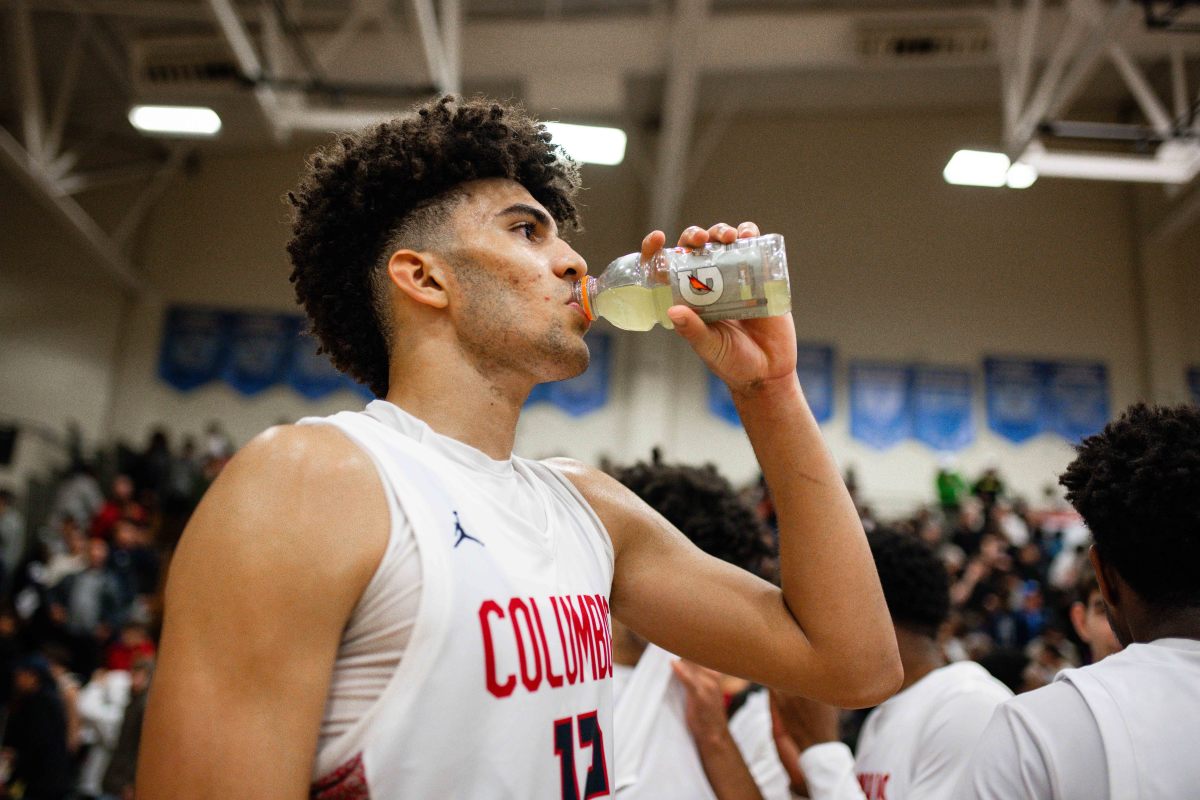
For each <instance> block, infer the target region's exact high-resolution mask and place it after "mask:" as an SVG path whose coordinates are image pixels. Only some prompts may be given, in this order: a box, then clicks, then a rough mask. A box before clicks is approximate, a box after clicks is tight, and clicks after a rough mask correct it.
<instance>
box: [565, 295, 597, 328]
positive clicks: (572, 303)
mask: <svg viewBox="0 0 1200 800" xmlns="http://www.w3.org/2000/svg"><path fill="white" fill-rule="evenodd" d="M567 305H568V306H570V307H571V308H573V309H575V310H576V311H577V312H579V316H581V317H583V318H584V319H585V320H587V323H588V325H591V324H592V321H591V320H590V319H588V315H587V314H585V313H584V311H583V306H581V305H579V303H577V302H575V301H574V300H568V301H567Z"/></svg>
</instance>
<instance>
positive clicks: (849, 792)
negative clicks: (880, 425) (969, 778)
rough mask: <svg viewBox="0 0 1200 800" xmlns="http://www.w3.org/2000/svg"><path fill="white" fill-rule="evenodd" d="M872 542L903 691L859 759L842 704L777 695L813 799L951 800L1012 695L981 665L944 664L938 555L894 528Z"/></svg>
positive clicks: (944, 608) (878, 717) (863, 737)
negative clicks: (841, 723) (843, 728)
mask: <svg viewBox="0 0 1200 800" xmlns="http://www.w3.org/2000/svg"><path fill="white" fill-rule="evenodd" d="M867 539H868V541H869V542H870V545H871V553H872V555H873V556H874V557H875V565H876V567H877V569H878V570H879V580H880V583H881V584H882V585H883V594H884V597H886V598H887V603H888V609H889V611H890V612H891V615H892V621H893V622H894V623H895V625H896V641H897V643H898V644H899V646H900V660H901V662H902V663H903V664H904V683H903V684H901V686H900V691H899V692H898V693H897V694H896V695H895V696H893V697H892V698H890V699H889V700H885V701H884V702H883V703H882V704H881V705H880V706H879V707H877V708H876V709H875V710H874V711H872V712H871V713H870V714H869V715H868V716H867V718H866V721H865V722H864V723H863V726H862V730H861V732H860V734H859V739H858V754H857V757H856V756H854V755H852V754H851V752H850V749H849V748H848V747H846V745H844V744H842V743H841V742H839V741H838V736H837V734H838V730H837V714H836V711H835V710H834V709H830V708H829V707H823V706H821V704H819V703H814V702H813V701H811V700H807V699H804V698H799V697H782V696H778V695H777V696H776V702H777V707H778V712H779V715H780V717H781V719H782V721H783V726H784V728H785V729H786V731H787V733H788V735H789V736H790V737H791V738H792V739H793V741H794V742H795V744H796V746H797V748H798V750H799V751H800V753H801V755H800V768H801V769H802V770H803V773H804V778H805V781H806V783H807V787H808V796H809V797H810V798H812V800H877V799H878V798H883V797H887V798H890V799H891V800H904V799H905V798H919V799H920V800H952V798H954V797H955V795H954V794H953V789H954V785H955V783H956V782H957V780H958V777H959V775H960V774H961V772H962V770H963V768H964V767H965V766H966V764H967V759H968V758H969V757H970V754H971V750H972V748H973V745H974V742H975V740H976V739H978V738H979V735H980V733H982V732H983V729H984V727H985V726H986V725H987V722H988V719H989V718H990V717H991V715H992V712H993V711H994V710H995V708H996V706H997V705H999V704H1000V703H1002V702H1003V701H1004V700H1006V699H1008V698H1009V697H1011V696H1012V693H1011V692H1010V691H1009V690H1008V689H1007V688H1006V687H1005V686H1004V685H1002V684H1001V683H1000V682H999V681H997V680H996V679H995V678H993V677H992V676H990V675H989V674H988V673H987V672H986V671H985V670H984V669H983V668H982V667H980V666H979V665H978V664H972V663H958V664H950V665H947V664H946V661H945V658H944V656H943V655H942V652H941V649H940V648H939V647H938V642H937V640H938V632H939V629H940V628H941V627H942V625H943V624H944V623H945V622H946V619H947V617H948V616H949V614H950V597H949V585H948V582H947V579H946V574H945V571H944V570H943V569H942V565H941V562H940V561H939V560H938V558H937V556H936V555H935V554H934V552H933V551H932V550H931V549H930V548H928V547H927V546H926V545H924V544H923V543H922V542H920V541H919V540H917V539H916V538H914V537H912V536H910V535H908V534H903V533H898V532H895V531H891V530H887V529H879V530H876V531H875V532H873V533H871V534H868V536H867Z"/></svg>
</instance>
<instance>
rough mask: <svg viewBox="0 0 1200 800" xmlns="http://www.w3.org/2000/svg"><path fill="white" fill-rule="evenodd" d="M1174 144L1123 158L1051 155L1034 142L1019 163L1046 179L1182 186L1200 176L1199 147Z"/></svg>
mask: <svg viewBox="0 0 1200 800" xmlns="http://www.w3.org/2000/svg"><path fill="white" fill-rule="evenodd" d="M1175 144H1178V146H1177V147H1169V146H1167V145H1164V146H1163V147H1160V148H1159V150H1158V153H1157V154H1156V155H1153V156H1124V155H1113V154H1109V153H1078V152H1063V151H1050V150H1046V149H1045V148H1044V147H1042V146H1041V145H1040V144H1038V143H1037V142H1034V143H1033V144H1031V145H1030V146H1029V148H1028V149H1027V150H1026V151H1025V152H1024V154H1023V155H1022V156H1021V162H1022V163H1025V164H1028V165H1030V166H1031V167H1033V168H1034V169H1036V170H1037V172H1038V176H1039V177H1046V178H1082V179H1084V180H1098V181H1132V182H1137V183H1168V184H1185V183H1188V182H1190V181H1191V180H1192V179H1194V178H1195V177H1196V175H1197V174H1198V173H1200V145H1196V144H1179V143H1175Z"/></svg>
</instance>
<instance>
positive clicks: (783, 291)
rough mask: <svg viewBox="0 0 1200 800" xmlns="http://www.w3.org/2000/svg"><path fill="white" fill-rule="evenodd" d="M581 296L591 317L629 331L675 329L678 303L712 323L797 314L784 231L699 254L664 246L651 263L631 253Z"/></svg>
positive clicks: (587, 284)
mask: <svg viewBox="0 0 1200 800" xmlns="http://www.w3.org/2000/svg"><path fill="white" fill-rule="evenodd" d="M574 291H575V300H576V302H578V303H579V306H580V308H582V309H583V313H584V314H586V315H587V317H588V319H592V320H594V319H596V318H597V317H604V318H605V319H606V320H608V321H609V322H611V323H612V324H613V325H616V326H617V327H618V328H623V329H625V330H627V331H648V330H650V329H651V328H653V327H654V324H655V323H659V324H661V325H662V326H663V327H664V328H673V327H675V326H674V325H673V324H672V323H671V320H670V319H669V318H668V317H667V309H668V308H670V307H671V306H676V305H682V306H688V307H690V308H693V309H695V311H696V313H697V314H699V315H700V319H702V320H704V321H705V322H714V321H716V320H720V319H749V318H752V317H773V316H777V315H779V314H786V313H787V312H789V311H791V310H792V294H791V284H790V283H789V281H788V269H787V253H786V252H785V251H784V248H783V237H782V236H780V235H779V234H777V233H770V234H767V235H765V236H755V237H753V238H750V239H738V240H737V241H735V242H732V243H730V244H706V245H705V246H704V247H701V248H697V249H695V250H689V249H688V248H685V247H671V248H663V249H662V250H659V251H658V252H657V253H655V254H654V255H653V256H651V257H650V259H649V260H647V261H643V260H642V258H641V254H640V253H630V254H629V255H627V256H622V257H621V258H618V259H617V260H616V261H614V262H612V263H611V264H609V265H608V266H607V267H606V268H605V269H604V271H603V272H602V273H600V275H599V276H597V277H591V276H588V277H585V278H584V279H583V280H581V281H579V282H578V283H577V284H575V289H574Z"/></svg>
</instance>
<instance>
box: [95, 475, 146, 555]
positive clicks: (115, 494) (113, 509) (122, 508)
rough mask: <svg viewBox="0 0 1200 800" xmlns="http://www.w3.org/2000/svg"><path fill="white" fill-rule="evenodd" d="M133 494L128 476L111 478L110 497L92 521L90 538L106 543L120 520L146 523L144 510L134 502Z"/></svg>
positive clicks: (131, 481) (131, 483)
mask: <svg viewBox="0 0 1200 800" xmlns="http://www.w3.org/2000/svg"><path fill="white" fill-rule="evenodd" d="M133 493H134V485H133V479H131V478H130V477H129V476H128V475H118V476H117V477H115V478H113V483H112V497H110V498H109V499H108V500H106V501H105V502H104V505H103V506H101V507H100V510H99V511H98V512H97V513H96V517H95V518H94V519H93V520H92V536H98V537H100V538H101V539H104V540H105V541H108V540H109V539H110V538H112V533H113V530H114V529H115V528H116V527H117V523H118V522H120V521H121V520H122V519H132V520H135V521H137V522H145V521H146V510H145V509H144V508H142V506H141V505H140V504H139V503H138V502H137V501H136V500H134V497H133Z"/></svg>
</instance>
